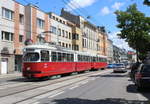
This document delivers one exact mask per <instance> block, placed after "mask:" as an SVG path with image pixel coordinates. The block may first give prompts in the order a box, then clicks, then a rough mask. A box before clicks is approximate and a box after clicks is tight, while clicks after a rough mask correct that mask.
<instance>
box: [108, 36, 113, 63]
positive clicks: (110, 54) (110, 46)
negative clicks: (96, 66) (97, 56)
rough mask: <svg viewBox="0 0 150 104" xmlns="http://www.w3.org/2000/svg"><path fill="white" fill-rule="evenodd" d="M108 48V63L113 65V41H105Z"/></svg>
mask: <svg viewBox="0 0 150 104" xmlns="http://www.w3.org/2000/svg"><path fill="white" fill-rule="evenodd" d="M107 44H108V48H107V57H108V62H109V63H113V61H114V59H113V41H112V40H110V39H108V41H107Z"/></svg>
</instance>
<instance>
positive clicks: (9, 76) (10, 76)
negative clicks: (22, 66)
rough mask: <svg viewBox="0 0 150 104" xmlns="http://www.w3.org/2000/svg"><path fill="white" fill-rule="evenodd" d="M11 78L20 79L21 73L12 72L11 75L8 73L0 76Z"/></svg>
mask: <svg viewBox="0 0 150 104" xmlns="http://www.w3.org/2000/svg"><path fill="white" fill-rule="evenodd" d="M13 77H22V73H21V72H13V73H10V74H2V75H0V78H13Z"/></svg>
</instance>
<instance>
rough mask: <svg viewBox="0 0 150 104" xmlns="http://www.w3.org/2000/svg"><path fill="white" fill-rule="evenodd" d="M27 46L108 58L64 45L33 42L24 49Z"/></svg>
mask: <svg viewBox="0 0 150 104" xmlns="http://www.w3.org/2000/svg"><path fill="white" fill-rule="evenodd" d="M26 48H34V49H48V50H55V51H63V52H70V53H76V54H81V55H88V56H99V57H103V58H107V56H104V55H97V54H94V53H89V52H80V51H74V50H69V49H65V48H62V47H58V46H56V45H49V44H33V45H28V46H25V47H24V49H26Z"/></svg>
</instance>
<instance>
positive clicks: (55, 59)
mask: <svg viewBox="0 0 150 104" xmlns="http://www.w3.org/2000/svg"><path fill="white" fill-rule="evenodd" d="M52 61H53V62H56V61H57V55H56V52H52Z"/></svg>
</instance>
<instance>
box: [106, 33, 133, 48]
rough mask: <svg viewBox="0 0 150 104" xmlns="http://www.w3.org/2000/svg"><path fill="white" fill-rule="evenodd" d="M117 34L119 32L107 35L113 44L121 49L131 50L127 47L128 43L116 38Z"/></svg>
mask: <svg viewBox="0 0 150 104" xmlns="http://www.w3.org/2000/svg"><path fill="white" fill-rule="evenodd" d="M118 33H120V32H114V33H112V34H109V39H111V40H112V41H113V44H114V45H116V46H117V47H119V48H121V49H126V50H133V49H132V48H130V47H129V45H128V43H127V42H125V40H123V39H120V38H119V37H118V36H117V34H118Z"/></svg>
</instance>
